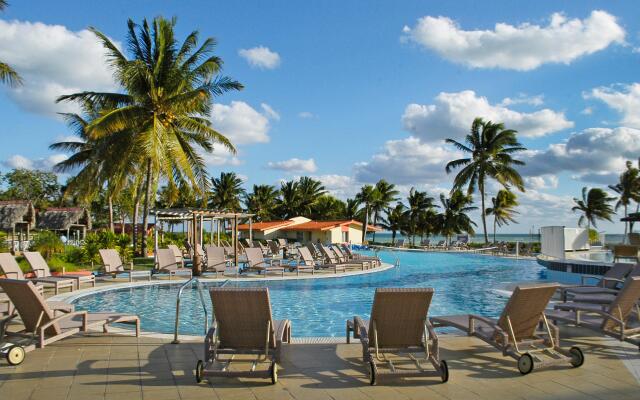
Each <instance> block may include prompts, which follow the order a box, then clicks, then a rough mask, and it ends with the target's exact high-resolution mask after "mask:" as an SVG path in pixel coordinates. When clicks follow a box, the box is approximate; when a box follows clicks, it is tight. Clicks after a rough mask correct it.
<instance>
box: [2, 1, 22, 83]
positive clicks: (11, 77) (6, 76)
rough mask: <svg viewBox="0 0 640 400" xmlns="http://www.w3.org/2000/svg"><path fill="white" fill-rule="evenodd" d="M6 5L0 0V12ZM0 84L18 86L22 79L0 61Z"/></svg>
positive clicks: (5, 2)
mask: <svg viewBox="0 0 640 400" xmlns="http://www.w3.org/2000/svg"><path fill="white" fill-rule="evenodd" d="M8 4H9V3H7V1H6V0H0V11H2V10H4V9H5V8H6V7H7V5H8ZM0 82H2V83H7V84H9V86H18V85H21V84H22V78H20V75H18V73H17V72H16V71H14V70H13V68H11V67H10V66H9V64H5V63H3V62H2V61H0Z"/></svg>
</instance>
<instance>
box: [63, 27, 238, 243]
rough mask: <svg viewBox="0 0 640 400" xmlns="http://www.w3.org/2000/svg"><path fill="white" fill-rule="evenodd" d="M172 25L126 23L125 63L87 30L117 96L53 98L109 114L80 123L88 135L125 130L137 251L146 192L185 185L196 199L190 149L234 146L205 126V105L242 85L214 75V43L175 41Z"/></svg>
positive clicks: (199, 173)
mask: <svg viewBox="0 0 640 400" xmlns="http://www.w3.org/2000/svg"><path fill="white" fill-rule="evenodd" d="M175 25H176V20H175V19H172V20H167V19H165V18H162V17H156V18H155V19H154V20H153V21H152V22H151V24H150V23H149V22H148V21H147V20H146V19H145V20H143V23H142V25H138V24H136V23H134V22H133V21H132V20H129V21H128V32H127V38H126V42H127V49H128V50H129V52H130V54H131V58H130V59H129V58H127V56H125V54H123V53H122V52H121V51H120V50H119V48H118V46H116V45H115V44H114V43H113V42H111V40H110V39H109V38H108V37H107V36H106V35H105V34H103V33H102V32H100V31H98V30H97V29H95V28H90V29H91V31H92V32H93V33H94V34H95V35H96V36H97V37H98V39H99V40H100V41H101V42H102V45H103V47H104V48H105V49H106V51H107V59H108V62H109V64H110V65H111V67H112V68H113V70H114V77H115V79H116V81H117V83H118V84H119V85H120V86H121V87H122V88H123V90H124V92H123V93H104V92H91V91H85V92H81V93H76V94H72V95H66V96H61V97H60V98H58V101H80V102H91V103H94V104H101V105H102V106H103V107H105V108H107V109H110V111H109V112H107V113H105V114H104V115H101V116H100V117H99V118H96V119H95V120H94V121H92V122H91V124H89V126H87V133H88V135H89V136H90V137H91V138H100V137H105V136H109V135H113V134H116V133H118V132H130V134H131V135H132V143H133V147H134V151H135V154H136V158H137V159H136V162H132V163H130V167H131V168H132V170H141V171H143V172H144V174H145V179H144V207H143V226H144V228H143V230H142V250H143V252H146V246H147V241H146V237H147V226H148V221H149V208H150V207H151V204H152V190H151V189H152V187H153V185H154V183H155V184H157V182H159V180H160V177H163V178H164V179H166V180H167V181H169V182H178V183H182V182H188V183H189V184H190V185H191V186H193V187H194V188H195V189H196V191H197V192H198V193H200V194H202V193H203V192H204V191H205V190H206V188H207V185H208V180H207V172H206V168H205V164H204V160H203V158H202V156H201V155H200V154H198V151H197V149H198V148H200V149H203V150H204V151H206V152H211V151H212V150H213V143H218V144H220V145H221V146H223V147H226V148H227V149H229V150H230V151H231V152H235V148H234V147H233V145H232V144H231V142H230V141H229V140H228V139H227V138H226V137H225V136H224V135H223V134H221V133H219V132H217V131H216V130H215V129H214V128H213V127H212V126H211V123H210V122H209V119H208V117H209V115H210V113H211V102H212V100H213V97H214V96H219V95H221V94H223V93H225V92H227V91H230V90H240V89H242V85H241V84H240V83H238V82H236V81H234V80H232V79H230V78H228V77H225V76H220V75H219V72H220V68H221V65H222V60H221V59H220V58H219V57H217V56H214V55H212V52H213V49H214V47H215V44H216V42H215V40H214V39H213V38H207V39H205V40H204V42H203V43H202V45H200V46H199V47H198V32H197V31H193V32H191V33H190V34H189V35H187V37H186V39H185V40H184V42H183V43H182V44H179V43H178V41H177V40H176V38H175V35H174V30H175Z"/></svg>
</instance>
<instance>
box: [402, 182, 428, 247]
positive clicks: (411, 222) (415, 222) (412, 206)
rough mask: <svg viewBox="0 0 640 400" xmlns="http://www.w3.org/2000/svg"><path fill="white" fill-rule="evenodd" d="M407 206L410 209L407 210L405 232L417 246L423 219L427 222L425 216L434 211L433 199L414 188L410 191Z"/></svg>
mask: <svg viewBox="0 0 640 400" xmlns="http://www.w3.org/2000/svg"><path fill="white" fill-rule="evenodd" d="M407 204H408V207H407V209H406V210H405V225H404V232H405V233H406V235H407V236H409V239H410V240H411V243H412V244H415V237H416V235H418V234H420V222H421V219H422V220H423V221H425V220H426V216H425V215H423V214H424V213H426V212H428V211H433V208H434V204H433V197H430V196H429V195H428V194H427V192H421V191H419V190H416V188H414V187H412V188H411V189H410V190H409V196H408V197H407ZM422 225H424V224H422Z"/></svg>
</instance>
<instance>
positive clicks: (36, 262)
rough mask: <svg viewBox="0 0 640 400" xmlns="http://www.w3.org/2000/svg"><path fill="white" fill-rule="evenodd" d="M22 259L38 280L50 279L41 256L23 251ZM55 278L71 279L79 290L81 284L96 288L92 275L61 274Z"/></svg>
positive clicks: (49, 273)
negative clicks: (24, 259)
mask: <svg viewBox="0 0 640 400" xmlns="http://www.w3.org/2000/svg"><path fill="white" fill-rule="evenodd" d="M24 257H25V258H26V259H27V262H28V263H29V266H31V271H32V272H33V273H34V274H35V275H36V276H37V277H38V278H50V277H52V275H51V270H50V269H49V264H47V261H46V260H45V259H44V257H42V254H40V252H38V251H25V252H24ZM56 278H64V279H71V280H73V281H74V283H75V288H76V289H80V285H82V284H83V283H85V284H89V285H91V287H96V277H95V276H93V274H89V275H81V274H73V273H72V274H67V273H63V274H62V275H58V276H56Z"/></svg>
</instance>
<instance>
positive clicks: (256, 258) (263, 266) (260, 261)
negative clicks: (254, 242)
mask: <svg viewBox="0 0 640 400" xmlns="http://www.w3.org/2000/svg"><path fill="white" fill-rule="evenodd" d="M244 253H245V254H246V256H247V269H248V270H249V271H257V272H258V274H259V273H261V272H264V276H266V275H267V274H268V273H269V272H279V273H280V275H281V276H284V267H283V266H282V260H276V259H265V258H264V257H263V256H262V250H260V249H259V248H256V247H247V248H246V249H244Z"/></svg>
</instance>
